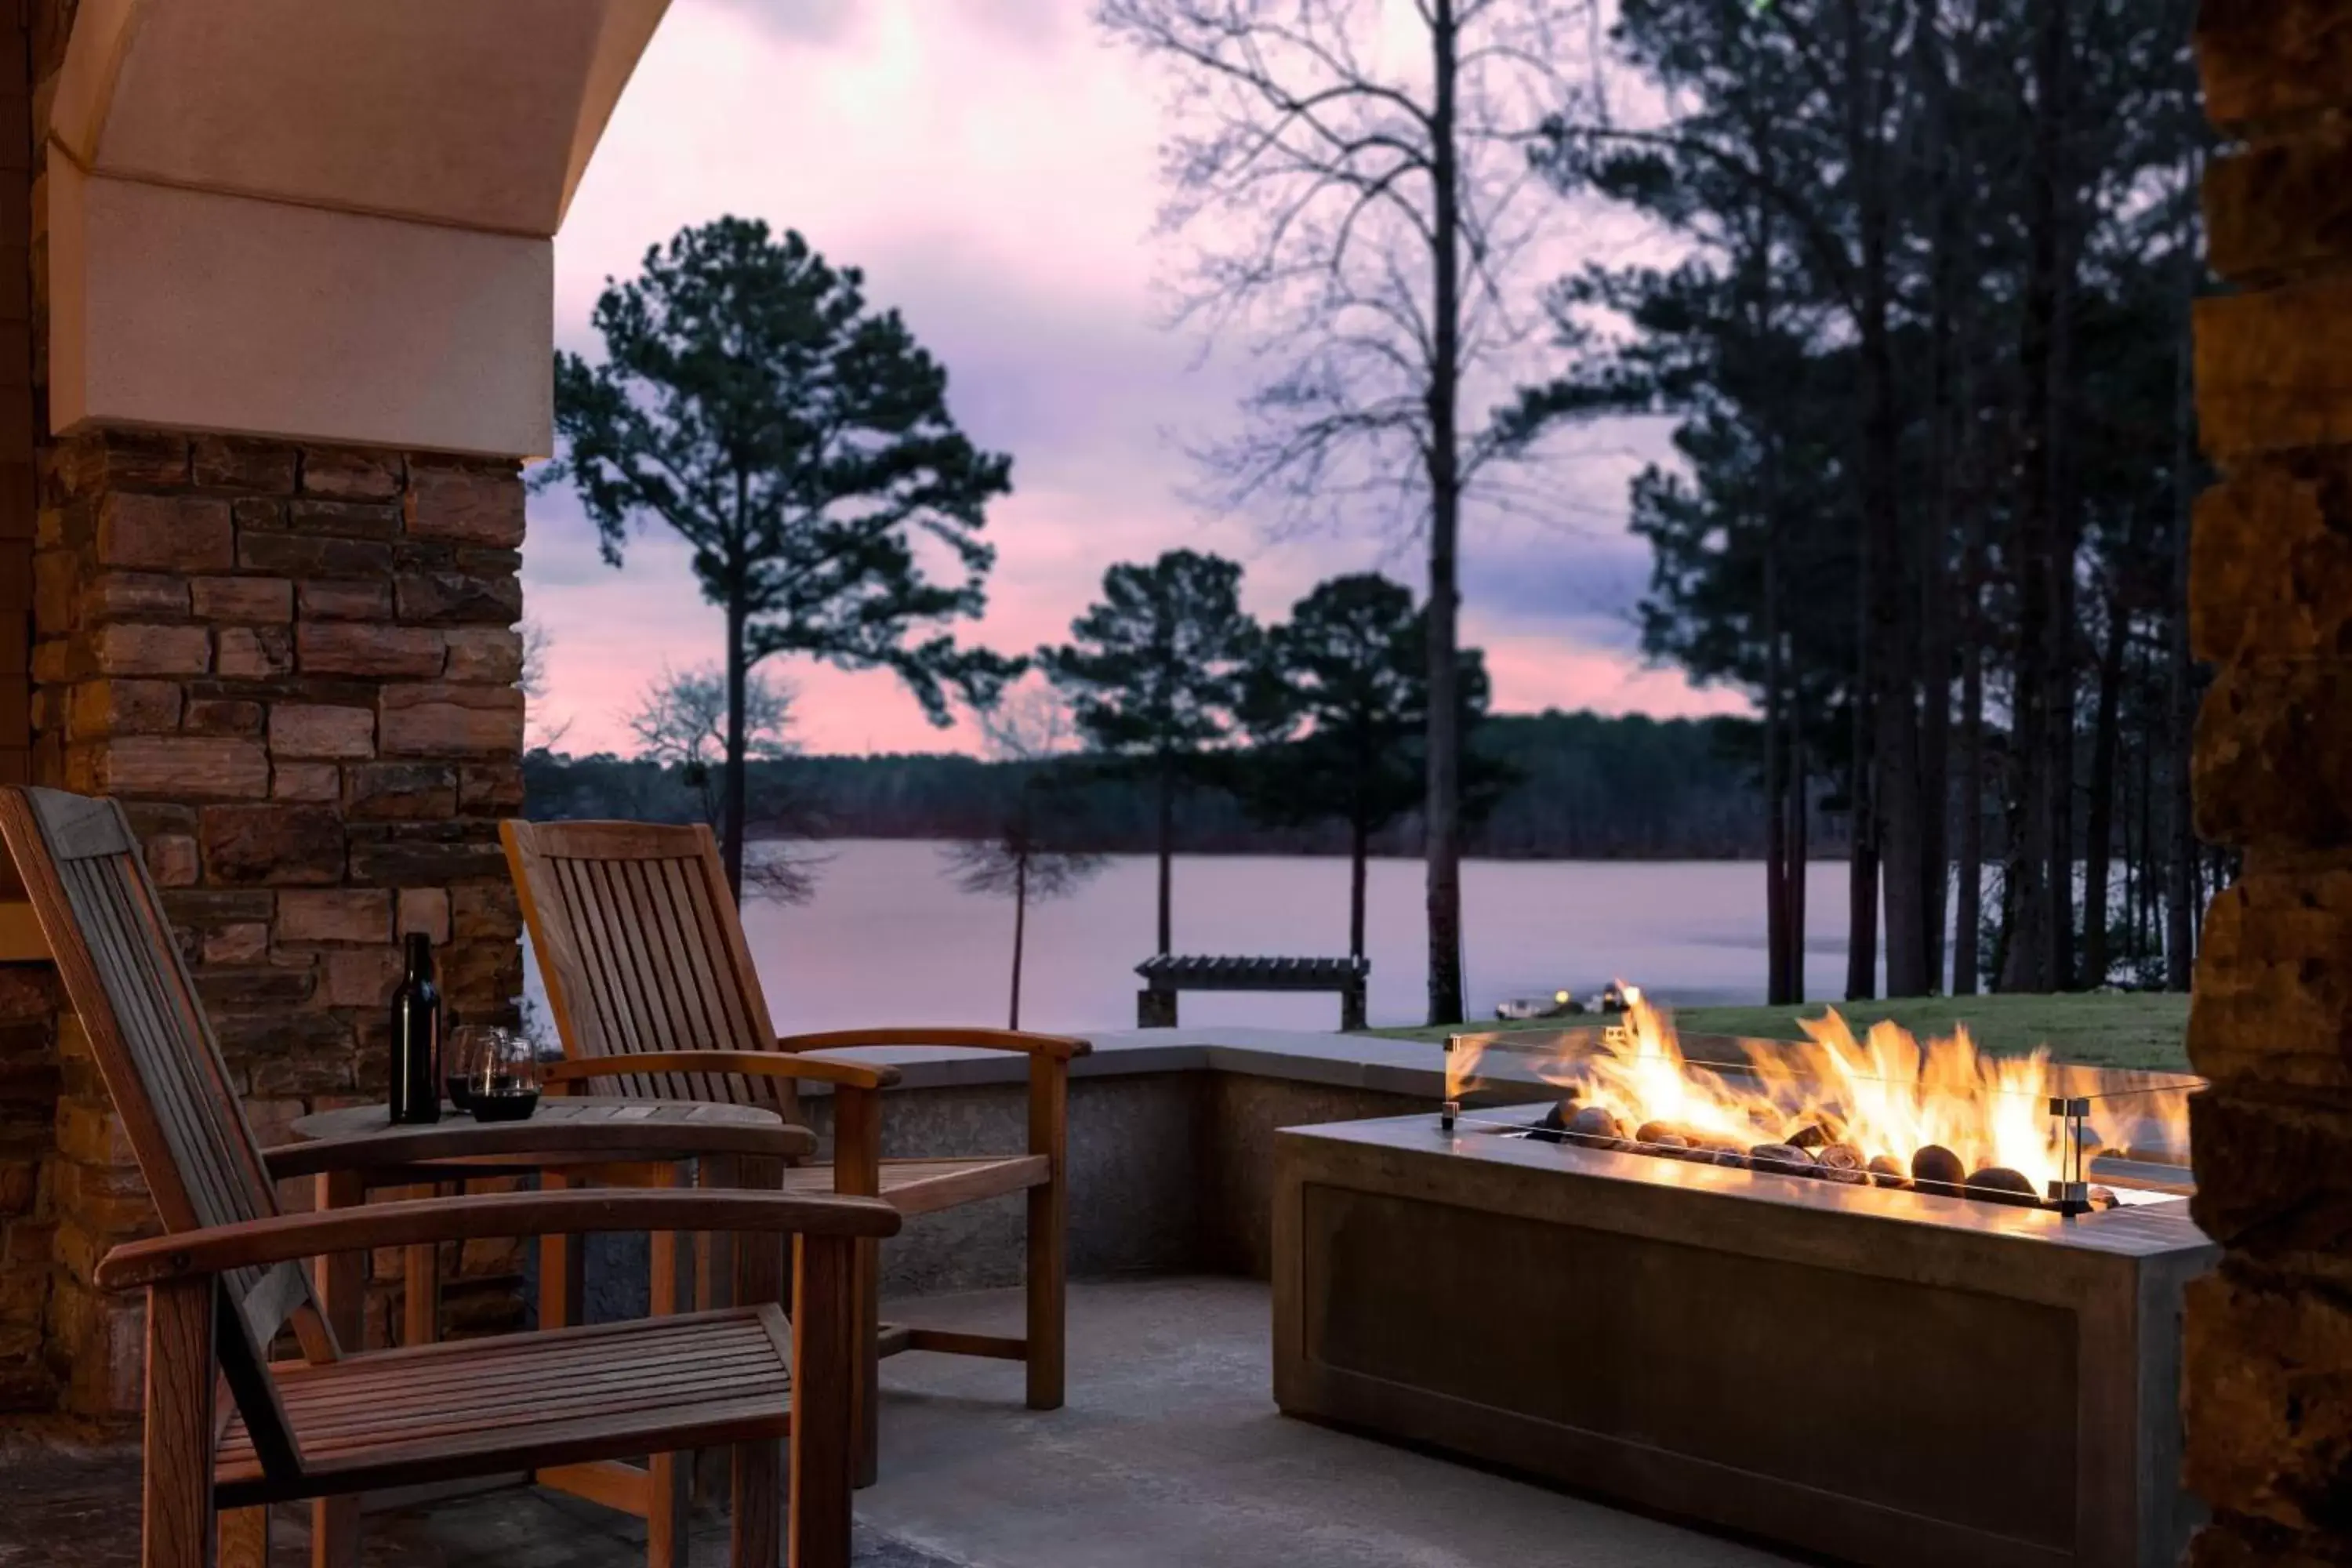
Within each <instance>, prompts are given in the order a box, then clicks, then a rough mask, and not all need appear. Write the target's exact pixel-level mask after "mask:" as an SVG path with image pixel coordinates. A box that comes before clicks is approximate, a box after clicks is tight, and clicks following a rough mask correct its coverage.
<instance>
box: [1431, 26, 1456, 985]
mask: <svg viewBox="0 0 2352 1568" xmlns="http://www.w3.org/2000/svg"><path fill="white" fill-rule="evenodd" d="M1424 14H1425V15H1427V16H1429V18H1430V45H1431V53H1432V59H1431V65H1432V68H1433V110H1434V112H1433V114H1432V115H1431V117H1430V128H1429V135H1430V164H1431V178H1432V183H1433V184H1434V186H1435V191H1434V193H1433V197H1434V199H1433V203H1432V209H1433V210H1432V217H1433V224H1432V226H1431V234H1430V244H1431V256H1430V261H1431V267H1430V273H1431V300H1430V321H1431V325H1432V331H1431V339H1432V342H1431V363H1430V378H1429V431H1430V441H1429V492H1430V493H1429V500H1430V520H1429V791H1428V802H1427V805H1426V807H1425V809H1424V812H1423V832H1424V834H1425V837H1424V839H1423V855H1424V856H1425V857H1426V858H1427V862H1428V915H1429V1020H1428V1021H1429V1022H1430V1023H1432V1024H1456V1023H1460V1022H1461V1021H1462V1017H1463V994H1462V734H1461V727H1462V703H1461V696H1460V691H1459V686H1460V670H1459V668H1458V665H1457V662H1456V654H1455V643H1456V641H1457V637H1458V631H1457V626H1456V620H1457V616H1458V604H1459V593H1458V587H1457V576H1458V572H1457V563H1456V559H1455V552H1456V549H1457V545H1458V542H1459V535H1460V529H1461V521H1462V518H1461V510H1462V482H1461V452H1460V449H1459V447H1458V445H1457V434H1456V431H1455V416H1456V405H1457V402H1458V400H1459V398H1460V395H1461V390H1462V388H1461V378H1462V342H1461V328H1462V322H1461V255H1460V242H1461V230H1462V209H1461V191H1460V188H1459V180H1460V174H1459V171H1458V169H1457V167H1456V151H1457V150H1456V148H1455V146H1454V90H1455V87H1456V85H1457V84H1456V80H1455V78H1456V73H1457V69H1458V65H1457V61H1456V58H1455V45H1456V42H1457V40H1456V37H1455V24H1454V0H1431V4H1430V7H1429V9H1428V10H1427V11H1426V12H1425V13H1424Z"/></svg>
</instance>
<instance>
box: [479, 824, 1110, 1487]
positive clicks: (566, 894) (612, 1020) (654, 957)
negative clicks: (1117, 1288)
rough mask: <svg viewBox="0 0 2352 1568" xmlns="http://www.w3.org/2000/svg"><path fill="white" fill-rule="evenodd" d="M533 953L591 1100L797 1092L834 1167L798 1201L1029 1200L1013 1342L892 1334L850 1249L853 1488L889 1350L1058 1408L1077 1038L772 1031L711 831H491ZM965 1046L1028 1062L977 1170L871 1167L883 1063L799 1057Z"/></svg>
mask: <svg viewBox="0 0 2352 1568" xmlns="http://www.w3.org/2000/svg"><path fill="white" fill-rule="evenodd" d="M499 836H500V837H502V838H503V839H504V840H505V842H506V847H507V860H508V863H509V865H510V866H511V867H512V868H513V869H514V878H515V884H516V887H517V888H518V889H520V893H521V895H522V910H523V919H524V921H525V922H526V923H527V924H528V926H529V928H530V941H531V951H532V952H534V953H535V954H536V955H537V958H538V963H539V971H540V974H541V978H542V979H543V980H544V981H545V982H546V984H547V999H548V1004H549V1005H550V1007H551V1010H552V1011H553V1012H554V1014H555V1023H556V1028H557V1030H558V1032H559V1033H561V1035H562V1038H563V1049H564V1054H565V1056H566V1058H568V1059H567V1060H565V1061H564V1062H562V1063H560V1064H557V1065H555V1066H553V1067H552V1068H550V1069H549V1070H548V1071H547V1073H546V1074H545V1076H546V1078H547V1079H549V1080H550V1081H551V1082H553V1083H559V1084H570V1085H575V1086H577V1087H579V1088H581V1089H585V1090H587V1091H589V1092H602V1093H608V1094H625V1095H641V1096H654V1097H662V1098H683V1099H692V1100H720V1101H725V1102H729V1103H733V1104H746V1105H759V1106H765V1107H768V1108H770V1109H772V1110H776V1111H777V1112H779V1113H780V1114H781V1115H782V1116H783V1118H784V1119H785V1120H786V1121H798V1120H799V1118H800V1107H799V1100H798V1097H797V1095H796V1093H795V1090H794V1084H795V1083H796V1082H798V1081H803V1080H814V1081H818V1082H823V1083H825V1084H828V1085H830V1086H831V1088H832V1092H833V1118H834V1121H833V1130H834V1163H832V1164H831V1165H830V1166H826V1165H822V1164H807V1165H801V1166H798V1167H796V1168H794V1169H793V1170H791V1171H788V1172H786V1173H785V1181H784V1184H785V1188H786V1190H787V1191H793V1192H835V1193H840V1194H879V1195H880V1196H881V1197H882V1198H883V1199H885V1200H886V1201H887V1202H888V1203H889V1204H890V1205H892V1206H893V1207H894V1208H896V1209H897V1210H898V1212H899V1213H900V1214H903V1215H922V1214H931V1213H935V1212H937V1211H939V1210H940V1209H946V1208H952V1207H956V1206H958V1205H963V1204H971V1203H978V1202H981V1201H982V1200H984V1199H987V1198H993V1197H1001V1196H1003V1195H1004V1194H1008V1193H1016V1192H1024V1191H1025V1192H1026V1193H1027V1194H1029V1200H1028V1201H1029V1216H1028V1218H1029V1234H1028V1268H1027V1273H1028V1321H1027V1324H1026V1328H1027V1332H1026V1333H1024V1335H1022V1336H1021V1337H1019V1338H1012V1337H1008V1336H1003V1335H993V1334H965V1333H948V1332H943V1331H936V1330H930V1329H920V1328H900V1327H896V1326H889V1327H886V1326H885V1325H883V1324H882V1323H881V1322H880V1321H879V1314H878V1312H877V1277H878V1268H877V1247H875V1245H874V1244H873V1243H870V1242H868V1243H861V1244H860V1245H859V1247H858V1251H859V1259H858V1268H857V1299H856V1313H857V1315H858V1319H859V1321H860V1322H861V1323H862V1324H863V1325H864V1326H865V1338H866V1346H867V1352H868V1353H867V1359H866V1366H865V1368H864V1375H863V1376H862V1377H861V1379H860V1380H859V1384H858V1388H857V1391H856V1403H857V1433H858V1437H857V1448H858V1484H859V1485H861V1486H863V1485H866V1484H868V1483H870V1482H871V1481H872V1480H873V1479H874V1476H875V1468H876V1454H877V1449H876V1427H875V1422H874V1418H873V1411H874V1406H875V1399H876V1386H877V1385H876V1376H875V1369H876V1367H877V1364H878V1363H879V1360H880V1358H881V1357H882V1356H884V1355H890V1354H896V1353H897V1352H900V1351H907V1350H925V1351H940V1352H947V1353H950V1354H954V1355H975V1356H990V1357H995V1358H998V1359H1002V1360H1012V1361H1020V1362H1023V1363H1026V1366H1027V1369H1028V1404H1029V1407H1030V1408H1031V1409H1033V1410H1057V1409H1059V1408H1060V1407H1061V1405H1062V1387H1063V1312H1064V1300H1065V1294H1066V1281H1065V1277H1064V1269H1063V1241H1064V1234H1065V1231H1066V1228H1067V1225H1068V1215H1069V1192H1068V1186H1067V1170H1066V1143H1067V1125H1066V1105H1067V1102H1068V1086H1069V1062H1070V1058H1073V1057H1080V1056H1084V1055H1086V1054H1087V1051H1088V1050H1089V1048H1090V1047H1088V1046H1087V1042H1086V1041H1084V1040H1078V1039H1070V1038H1067V1037H1063V1036H1059V1035H1035V1034H1028V1033H1023V1032H1016V1031H1013V1030H1007V1029H966V1028H920V1027H884V1028H871V1029H845V1030H836V1031H834V1032H831V1033H826V1034H810V1035H786V1036H782V1037H779V1036H778V1035H777V1033H776V1030H775V1025H774V1023H773V1022H772V1020H771V1018H770V1016H769V1013H768V1004H767V1000H766V998H765V996H764V995H762V994H761V989H760V976H759V973H758V972H757V971H756V970H755V969H754V968H753V966H752V963H751V953H750V951H749V950H748V949H747V948H746V947H745V945H744V942H743V927H742V922H741V921H740V919H738V917H737V914H736V909H735V900H734V899H733V897H732V896H731V895H730V892H729V890H728V887H727V874H726V869H725V867H724V865H723V864H722V862H721V861H720V860H719V846H718V842H717V840H716V839H714V838H713V837H711V833H710V830H709V828H708V827H705V826H701V825H699V824H697V825H695V826H655V825H650V824H646V823H635V822H550V823H531V822H520V821H508V822H505V823H502V824H500V825H499ZM856 1046H971V1047H982V1048H983V1049H988V1050H999V1051H1018V1052H1021V1053H1023V1054H1024V1055H1026V1056H1027V1057H1028V1058H1029V1149H1028V1152H1026V1153H1023V1154H1010V1155H1003V1156H995V1157H989V1158H982V1159H888V1160H886V1159H883V1158H882V1106H881V1090H882V1089H885V1088H887V1087H888V1086H889V1085H890V1084H892V1083H895V1082H896V1081H898V1073H897V1071H896V1070H895V1069H893V1068H888V1067H884V1066H876V1065H870V1064H866V1063H861V1062H849V1061H828V1060H822V1059H819V1058H812V1057H809V1056H807V1055H805V1054H803V1053H806V1052H810V1051H816V1050H824V1049H828V1048H832V1049H840V1048H846V1047H856Z"/></svg>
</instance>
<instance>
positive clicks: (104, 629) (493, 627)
mask: <svg viewBox="0 0 2352 1568" xmlns="http://www.w3.org/2000/svg"><path fill="white" fill-rule="evenodd" d="M42 486H43V489H42V498H41V499H42V507H41V511H40V518H39V530H38V536H37V553H36V556H35V561H34V580H35V592H34V601H35V603H34V621H35V633H36V641H35V645H34V651H33V660H32V663H33V671H34V699H33V726H34V735H35V750H34V769H35V773H36V776H37V778H38V779H39V780H41V781H42V782H45V783H50V784H60V785H62V786H64V787H66V788H68V789H72V790H76V791H79V792H82V793H86V794H93V795H113V796H115V797H117V798H119V799H121V800H122V801H123V802H124V803H125V804H126V805H127V807H128V809H129V812H130V815H131V821H132V824H133V826H134V827H135V828H136V829H137V831H138V833H139V835H140V837H141V839H142V843H143V845H144V847H145V849H146V855H147V861H148V865H149V868H150V869H151V870H152V873H153V875H154V878H155V880H156V882H157V884H158V885H159V886H160V887H161V888H162V889H163V898H164V902H165V905H166V909H167V911H168V913H169V914H170V916H171V919H172V922H173V926H174V928H175V929H176V931H177V932H178V934H179V936H180V939H181V945H182V948H183V951H184V953H185V956H186V958H187V961H188V963H189V965H190V966H191V968H192V970H193V972H194V975H195V980H196V985H197V988H198V990H199V991H200V992H201V994H202V995H203V997H204V1001H205V1006H206V1008H207V1009H208V1011H209V1014H210V1016H211V1018H212V1022H213V1026H214V1028H215V1032H216V1033H217V1035H218V1037H219V1038H220V1043H221V1047H222V1049H223V1052H224V1054H225V1055H226V1058H227V1061H228V1064H229V1067H230V1069H231V1072H232V1075H233V1077H234V1078H235V1080H236V1086H237V1088H238V1089H239V1090H240V1092H241V1093H242V1094H243V1095H244V1097H245V1100H246V1106H247V1113H248V1115H249V1117H250V1118H251V1120H252V1121H253V1123H254V1126H255V1129H256V1131H257V1132H258V1133H259V1134H260V1135H261V1137H262V1139H263V1141H264V1142H276V1141H281V1140H282V1139H283V1137H284V1136H285V1129H286V1127H287V1125H288V1123H289V1122H290V1121H293V1120H294V1119H295V1118H296V1117H298V1116H300V1115H302V1114H304V1113H305V1112H307V1111H310V1110H319V1109H323V1108H328V1107H332V1106H338V1105H343V1104H350V1103H354V1102H356V1101H360V1100H373V1099H375V1098H377V1097H379V1096H380V1095H381V1094H382V1092H383V1083H384V1078H385V1065H386V1061H387V1059H388V1055H389V1047H390V1042H389V1025H388V1017H387V1003H388V1000H389V997H390V994H391V991H392V989H393V987H394V984H396V983H397V980H398V978H399V971H400V963H401V950H400V939H401V938H402V937H403V936H404V934H405V933H407V932H410V931H424V932H425V933H426V934H427V935H429V936H430V937H431V938H432V940H433V942H434V944H435V946H436V950H437V951H438V952H440V955H441V961H440V980H441V984H442V987H443V990H444V992H445V994H446V997H447V1000H448V1005H449V1008H450V1013H451V1016H452V1017H453V1018H454V1019H457V1020H461V1021H476V1022H498V1021H506V1020H509V1019H510V1016H511V1013H510V1009H511V1007H512V1005H513V999H514V998H515V997H516V996H517V995H518V994H520V990H521V982H522V975H521V957H520V947H519V945H518V942H519V936H520V914H519V910H518V907H517V904H516V900H515V896H514V891H513V888H512V885H511V883H510V882H509V879H508V876H507V872H506V866H505V861H504V859H503V858H502V856H501V854H500V852H499V844H498V833H497V825H498V819H499V817H500V816H507V815H511V814H513V813H514V812H516V811H518V810H519V809H520V806H521V805H522V776H521V768H520V753H521V748H522V728H523V699H522V693H521V690H520V687H519V685H518V684H517V683H518V680H519V678H520V673H521V660H522V643H521V637H520V634H519V633H518V632H517V631H516V629H515V622H516V621H517V620H518V619H519V618H520V611H521V589H520V584H519V582H518V579H517V576H516V572H517V568H518V566H519V565H520V555H519V553H518V548H519V546H520V544H521V542H522V532H523V489H522V483H521V479H520V474H519V472H518V470H517V468H516V466H515V465H514V464H512V463H499V462H488V463H486V462H481V461H473V460H465V459H457V458H435V457H427V456H422V455H414V456H412V455H404V454H400V453H387V452H377V451H353V450H329V449H322V448H317V447H293V446H283V445H273V444H268V443H260V442H247V441H227V440H222V439H217V438H212V437H175V436H161V435H152V434H127V433H121V432H113V433H99V434H90V435H84V436H79V437H73V438H70V439H67V440H64V441H61V442H59V443H58V444H57V445H56V446H55V447H54V448H52V449H51V450H50V451H49V452H48V453H47V457H46V460H45V462H44V466H43V474H42ZM7 1005H8V1002H7V998H6V996H5V993H0V1017H5V1014H6V1011H7ZM29 1005H30V1004H29V1002H28V1004H27V1006H28V1007H29ZM0 1030H5V1024H0ZM0 1041H5V1033H0ZM79 1046H80V1041H79V1035H78V1032H77V1031H76V1030H75V1029H74V1028H73V1027H72V1026H71V1025H70V1022H68V1026H66V1027H65V1028H64V1030H63V1031H62V1036H61V1039H60V1042H59V1045H58V1049H57V1053H56V1054H57V1055H58V1057H59V1058H61V1063H60V1066H61V1068H62V1076H61V1078H60V1079H59V1090H60V1097H59V1099H58V1109H57V1113H56V1153H55V1156H54V1158H53V1160H52V1161H51V1162H50V1168H49V1169H48V1171H47V1183H48V1187H47V1203H48V1212H49V1213H50V1214H51V1215H52V1216H53V1219H54V1224H55V1226H56V1230H55V1239H54V1251H55V1258H56V1264H55V1268H54V1270H53V1276H52V1280H51V1286H50V1290H49V1300H48V1307H47V1320H48V1350H49V1352H50V1354H51V1356H52V1359H53V1363H54V1364H55V1365H56V1366H57V1367H58V1368H60V1369H65V1370H66V1390H65V1393H66V1400H67V1403H68V1407H69V1408H72V1409H74V1410H77V1411H79V1412H87V1413H100V1412H107V1411H122V1410H128V1409H135V1408H136V1405H137V1400H138V1394H139V1387H138V1343H139V1341H138V1321H137V1314H138V1311H139V1308H138V1304H137V1303H136V1302H135V1301H128V1300H120V1299H113V1298H107V1297H104V1296H102V1295H101V1294H100V1293H98V1292H96V1291H94V1290H93V1289H91V1288H90V1286H89V1283H88V1281H89V1278H90V1266H91V1265H92V1264H93V1263H94V1261H95V1260H96V1258H98V1257H99V1256H100V1255H101V1254H102V1253H103V1252H104V1250H105V1248H106V1247H108V1246H109V1245H110V1244H111V1243H113V1242H114V1241H116V1240H119V1239H121V1238H122V1237H126V1236H129V1235H132V1234H135V1233H137V1232H138V1231H139V1230H141V1229H142V1227H145V1226H151V1225H152V1216H151V1215H150V1214H149V1212H148V1210H147V1207H146V1204H145V1199H144V1195H143V1191H142V1188H141V1186H140V1184H139V1181H138V1177H137V1173H136V1171H135V1168H134V1167H133V1166H132V1164H131V1158H130V1152H129V1150H128V1148H127V1147H126V1146H125V1145H124V1143H123V1141H122V1137H121V1128H120V1124H119V1122H118V1121H116V1119H115V1118H114V1116H113V1115H112V1112H111V1109H110V1105H109V1103H108V1101H107V1099H106V1095H105V1091H104V1089H103V1086H102V1085H101V1084H100V1083H99V1081H98V1079H97V1078H96V1075H95V1073H94V1071H92V1070H91V1065H90V1063H89V1060H88V1057H87V1053H86V1051H83V1050H81V1049H80V1048H79ZM5 1062H6V1058H5V1045H0V1075H5V1072H6V1070H7V1069H6V1067H5ZM5 1081H6V1079H5V1076H0V1084H5ZM5 1127H6V1122H5V1114H0V1139H5ZM0 1148H5V1143H0ZM9 1169H10V1167H9V1165H8V1164H7V1163H6V1160H5V1153H0V1212H5V1200H6V1198H7V1195H8V1194H9V1192H10V1188H9V1185H8V1172H9ZM380 1261H381V1262H382V1263H383V1265H385V1267H383V1268H379V1270H378V1276H379V1285H378V1289H377V1290H376V1292H375V1299H374V1300H373V1302H372V1308H373V1310H372V1312H371V1317H372V1319H373V1321H375V1323H377V1324H378V1325H379V1329H378V1334H379V1337H380V1335H381V1332H382V1330H381V1327H380V1325H382V1324H383V1322H384V1321H386V1318H387V1313H386V1311H385V1310H384V1307H385V1303H384V1295H385V1293H386V1292H387V1291H388V1290H389V1289H392V1288H393V1287H394V1280H393V1278H392V1277H393V1276H394V1274H395V1273H396V1268H395V1267H394V1266H396V1263H397V1258H396V1255H391V1256H387V1257H386V1258H383V1259H382V1260H380ZM455 1262H457V1259H455V1258H452V1259H450V1260H446V1261H445V1269H446V1268H448V1267H449V1266H450V1264H452V1263H455ZM459 1272H460V1277H459V1279H457V1282H456V1283H455V1284H454V1285H453V1287H452V1288H451V1290H450V1292H449V1299H450V1307H451V1311H452V1313H453V1315H454V1316H455V1317H456V1319H457V1321H458V1322H459V1323H461V1324H462V1323H464V1322H466V1321H470V1320H472V1319H474V1318H477V1317H487V1318H488V1319H490V1320H497V1319H499V1317H501V1316H504V1315H509V1314H511V1313H512V1312H513V1311H514V1310H515V1307H514V1298H513V1294H512V1291H511V1289H510V1287H511V1284H512V1281H513V1279H514V1277H515V1274H516V1257H515V1254H514V1253H513V1251H512V1249H511V1248H508V1247H471V1248H469V1249H468V1250H467V1254H466V1256H465V1258H464V1259H463V1268H462V1270H461V1271H459ZM5 1310H6V1301H5V1299H0V1324H5V1322H6V1321H7V1320H6V1318H5ZM0 1333H5V1329H0ZM5 1349H6V1343H5V1340H0V1355H5Z"/></svg>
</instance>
